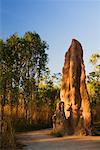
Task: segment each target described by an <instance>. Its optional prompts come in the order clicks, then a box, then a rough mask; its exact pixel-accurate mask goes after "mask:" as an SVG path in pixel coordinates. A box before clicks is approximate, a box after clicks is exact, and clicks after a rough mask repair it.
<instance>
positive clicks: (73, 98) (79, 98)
mask: <svg viewBox="0 0 100 150" xmlns="http://www.w3.org/2000/svg"><path fill="white" fill-rule="evenodd" d="M60 99H61V101H62V102H64V113H65V117H66V121H67V122H68V124H69V125H68V124H66V128H67V131H69V133H75V131H76V130H77V129H78V124H80V123H79V122H81V121H82V122H83V124H84V127H83V125H82V127H80V128H82V130H83V128H84V131H85V132H86V134H87V133H88V134H89V132H90V125H91V110H90V102H89V97H88V92H87V87H86V75H85V66H84V61H83V49H82V46H81V44H80V43H79V42H78V41H77V40H75V39H73V40H72V43H71V46H70V48H69V49H68V51H67V52H66V54H65V61H64V66H63V69H62V83H61V90H60ZM81 109H82V114H81V115H80V110H81ZM80 118H82V119H80ZM80 120H81V121H80ZM80 130H81V129H80Z"/></svg>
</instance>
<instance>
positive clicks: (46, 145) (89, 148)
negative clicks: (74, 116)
mask: <svg viewBox="0 0 100 150" xmlns="http://www.w3.org/2000/svg"><path fill="white" fill-rule="evenodd" d="M50 132H51V130H49V129H48V130H39V131H31V132H26V133H18V134H17V135H16V137H17V140H18V142H20V143H21V144H23V145H24V147H23V148H18V150H21V149H23V150H100V136H85V137H80V136H64V137H57V138H56V137H52V136H51V135H50Z"/></svg>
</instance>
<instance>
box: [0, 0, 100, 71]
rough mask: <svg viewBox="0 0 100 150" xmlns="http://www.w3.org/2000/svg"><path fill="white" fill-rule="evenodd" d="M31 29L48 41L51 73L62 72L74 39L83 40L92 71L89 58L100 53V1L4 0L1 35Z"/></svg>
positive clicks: (1, 3) (0, 9) (0, 12)
mask: <svg viewBox="0 0 100 150" xmlns="http://www.w3.org/2000/svg"><path fill="white" fill-rule="evenodd" d="M27 31H31V32H34V31H35V32H37V33H38V34H39V35H40V37H41V38H42V40H44V41H46V42H47V43H48V45H49V50H48V51H47V53H48V57H49V67H50V70H51V74H53V73H58V72H60V73H61V72H62V67H63V64H64V55H65V52H66V51H67V50H68V48H69V46H70V43H71V40H72V39H73V38H75V39H77V40H78V41H80V42H81V44H82V47H83V55H84V63H85V68H86V73H87V74H88V73H89V72H90V71H91V69H92V67H91V65H90V64H89V57H90V56H91V54H93V53H98V52H100V0H0V38H2V39H4V40H5V39H7V38H8V37H9V36H10V35H12V34H14V33H18V35H19V36H23V35H24V33H25V32H27Z"/></svg>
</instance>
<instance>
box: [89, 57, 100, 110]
mask: <svg viewBox="0 0 100 150" xmlns="http://www.w3.org/2000/svg"><path fill="white" fill-rule="evenodd" d="M99 59H100V55H99V54H92V56H91V57H90V62H91V63H92V65H93V72H90V73H89V75H88V76H87V79H88V80H87V87H88V92H89V96H90V101H91V107H93V108H94V106H95V105H96V103H99V102H100V64H98V62H99Z"/></svg>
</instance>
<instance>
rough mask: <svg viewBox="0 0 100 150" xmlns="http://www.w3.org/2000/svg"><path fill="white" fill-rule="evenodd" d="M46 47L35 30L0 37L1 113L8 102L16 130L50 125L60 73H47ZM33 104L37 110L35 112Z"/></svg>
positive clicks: (57, 93)
mask: <svg viewBox="0 0 100 150" xmlns="http://www.w3.org/2000/svg"><path fill="white" fill-rule="evenodd" d="M47 50H48V44H47V43H46V42H45V41H43V40H42V39H41V37H40V36H39V34H37V33H35V32H34V33H33V32H26V33H25V34H24V36H22V37H19V36H18V35H17V34H13V35H11V36H10V37H9V38H8V39H6V40H5V41H3V40H0V98H1V106H2V116H3V115H4V114H5V113H4V111H5V109H4V107H5V106H7V107H8V106H9V108H10V109H9V108H8V110H10V115H11V118H12V119H13V122H14V124H15V125H14V126H15V128H16V130H17V129H18V131H19V130H30V129H36V128H38V129H39V128H45V127H47V126H48V127H50V126H51V120H52V119H51V118H52V114H53V112H54V109H55V106H56V102H57V100H58V99H59V87H60V80H61V75H60V74H59V73H58V74H54V75H53V76H51V75H50V70H49V68H48V66H47V64H48V54H47V52H46V51H47ZM35 107H36V109H38V110H39V111H40V112H41V113H40V114H38V111H36V112H35V110H34V108H35ZM45 108H46V109H47V110H45ZM15 113H16V116H15ZM35 113H36V114H37V115H36V117H35V119H34V114H35ZM44 113H45V117H43V115H44ZM38 115H39V116H38ZM20 118H23V119H22V120H21V119H20ZM44 118H45V120H44ZM35 120H36V123H35Z"/></svg>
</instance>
